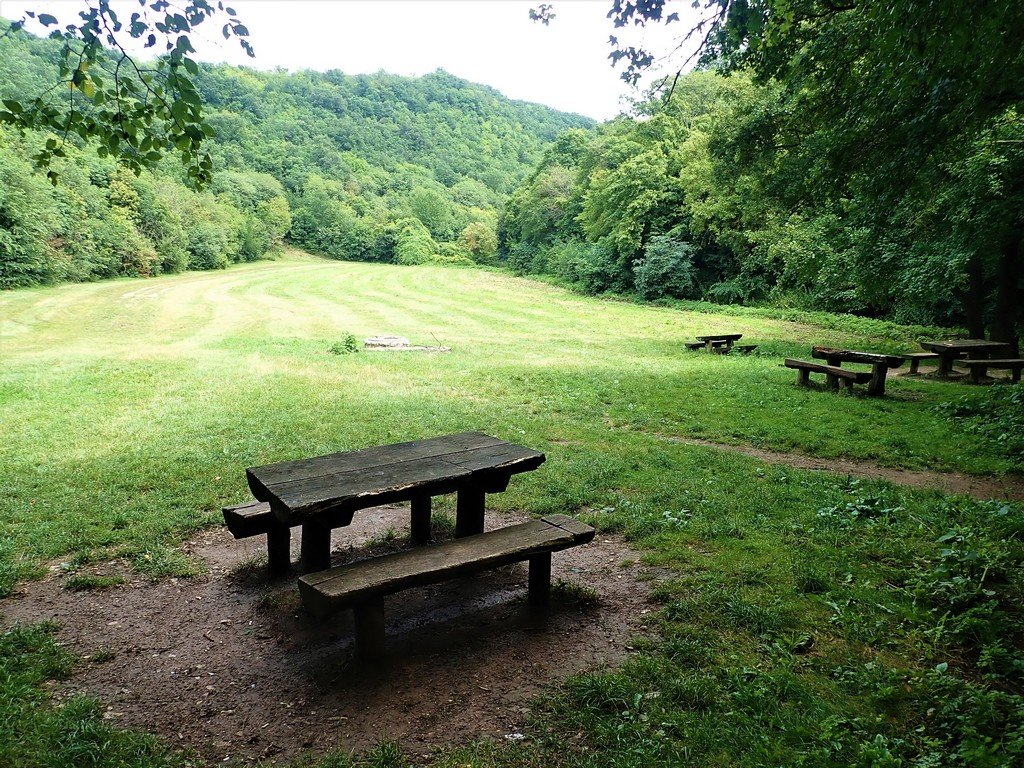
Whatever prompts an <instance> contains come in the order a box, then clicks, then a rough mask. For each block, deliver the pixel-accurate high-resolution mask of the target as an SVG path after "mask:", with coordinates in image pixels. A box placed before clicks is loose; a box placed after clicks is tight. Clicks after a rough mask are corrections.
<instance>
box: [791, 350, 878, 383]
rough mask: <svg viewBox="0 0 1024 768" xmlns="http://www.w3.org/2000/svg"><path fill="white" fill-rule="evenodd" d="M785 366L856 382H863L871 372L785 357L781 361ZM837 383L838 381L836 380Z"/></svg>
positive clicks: (869, 377) (865, 381) (868, 378)
mask: <svg viewBox="0 0 1024 768" xmlns="http://www.w3.org/2000/svg"><path fill="white" fill-rule="evenodd" d="M783 365H785V366H786V367H787V368H794V369H797V370H801V369H802V370H805V371H812V372H814V373H824V374H825V375H826V376H834V377H835V378H836V379H844V380H849V381H852V382H856V383H857V384H865V383H867V382H868V381H870V380H871V373H870V372H869V371H854V370H851V369H850V368H839V367H836V366H834V365H822V364H820V363H812V362H809V361H807V360H794V359H792V358H789V357H787V358H786V360H785V362H784V363H783ZM837 385H838V382H837Z"/></svg>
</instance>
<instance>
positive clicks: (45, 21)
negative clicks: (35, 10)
mask: <svg viewBox="0 0 1024 768" xmlns="http://www.w3.org/2000/svg"><path fill="white" fill-rule="evenodd" d="M37 21H38V22H39V23H40V24H42V25H43V26H44V27H52V26H53V25H54V24H56V23H57V17H56V16H51V15H50V14H48V13H40V14H39V16H38V17H37Z"/></svg>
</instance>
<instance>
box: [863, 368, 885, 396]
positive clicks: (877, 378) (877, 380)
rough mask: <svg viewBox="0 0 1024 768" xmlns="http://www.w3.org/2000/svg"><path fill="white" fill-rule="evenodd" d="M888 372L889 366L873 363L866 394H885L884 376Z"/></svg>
mask: <svg viewBox="0 0 1024 768" xmlns="http://www.w3.org/2000/svg"><path fill="white" fill-rule="evenodd" d="M888 373H889V366H887V365H874V366H872V368H871V381H869V382H868V394H869V395H874V396H875V397H881V396H882V395H884V394H885V377H886V374H888Z"/></svg>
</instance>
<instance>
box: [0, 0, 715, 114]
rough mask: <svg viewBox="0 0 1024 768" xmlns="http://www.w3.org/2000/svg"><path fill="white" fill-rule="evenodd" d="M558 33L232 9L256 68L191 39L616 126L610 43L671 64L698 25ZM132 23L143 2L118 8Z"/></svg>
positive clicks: (213, 54)
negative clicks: (483, 92) (497, 94)
mask: <svg viewBox="0 0 1024 768" xmlns="http://www.w3.org/2000/svg"><path fill="white" fill-rule="evenodd" d="M547 2H549V3H551V4H552V5H553V6H554V10H555V14H556V18H555V19H554V21H552V22H551V24H550V26H547V27H545V26H543V25H542V24H539V23H537V22H532V21H530V19H529V16H528V11H529V9H530V8H531V7H536V6H537V5H539V0H526V1H524V0H376V1H375V2H370V1H369V0H316V1H312V0H232V2H231V3H230V5H231V7H233V8H234V9H235V10H236V11H237V13H238V16H239V17H240V18H241V19H242V21H243V22H244V23H245V24H246V26H247V27H248V28H249V32H250V41H251V42H252V44H253V47H254V48H255V49H256V59H255V60H253V59H249V58H248V57H247V56H245V55H244V54H243V53H242V52H241V51H240V49H239V48H238V45H237V43H236V42H234V41H232V42H228V41H225V40H224V39H223V38H222V37H221V35H220V26H221V25H220V23H218V22H217V21H216V20H214V21H211V22H209V23H208V24H206V25H204V26H201V27H199V29H198V30H197V32H196V34H194V35H193V36H192V40H193V44H194V45H195V46H196V49H197V51H198V58H199V59H201V60H203V61H210V62H221V61H227V62H230V63H233V64H243V65H246V66H252V67H256V68H258V69H274V68H275V67H284V68H285V69H288V70H292V71H294V70H300V69H313V70H318V71H321V72H322V71H326V70H328V69H340V70H341V71H343V72H345V73H347V74H358V73H372V72H377V71H380V70H384V71H386V72H391V73H393V74H398V75H422V74H425V73H427V72H432V71H434V70H435V69H438V68H440V69H444V70H446V71H447V72H450V73H452V74H453V75H457V76H459V77H462V78H465V79H466V80H471V81H473V82H477V83H484V84H486V85H490V86H492V87H494V88H497V89H498V90H499V91H501V92H502V93H504V94H505V95H506V96H509V97H510V98H513V99H523V100H525V101H533V102H537V103H540V104H546V105H548V106H551V107H554V108H556V109H561V110H565V111H567V112H579V113H581V114H584V115H588V116H589V117H593V118H597V119H599V120H603V119H607V118H611V117H614V116H615V115H616V114H618V112H619V111H620V109H621V108H622V107H623V106H624V105H626V104H628V102H626V101H623V100H622V99H623V97H626V98H627V99H628V98H629V97H630V96H633V95H635V93H634V92H633V91H632V90H631V89H630V88H629V87H628V86H627V85H626V84H625V83H623V82H622V80H620V79H619V69H612V67H611V65H610V62H609V61H608V53H609V51H610V50H611V49H610V47H609V45H608V36H609V35H612V34H615V35H618V36H619V38H620V40H626V39H628V40H629V41H630V42H634V44H635V42H642V43H646V44H647V46H648V47H650V48H651V49H652V50H655V51H657V52H659V53H663V54H667V53H669V52H671V51H672V50H673V49H674V47H675V42H674V41H676V40H677V39H678V38H680V37H682V36H683V35H684V34H685V32H686V31H687V30H688V29H689V28H690V26H691V25H692V23H691V20H692V18H693V17H692V14H693V13H695V11H693V10H692V9H691V8H690V3H689V2H688V1H687V0H677V1H676V2H675V3H672V4H671V6H672V7H670V10H674V11H677V12H678V13H679V14H680V16H681V18H682V21H680V22H679V23H674V24H671V25H668V26H665V25H656V26H655V27H654V28H651V29H649V30H647V31H646V32H640V33H629V32H625V31H623V30H616V29H615V28H614V27H613V26H612V22H611V21H610V20H609V19H608V18H606V14H607V12H608V9H609V8H610V7H611V0H547ZM83 5H84V3H83V2H82V1H81V0H58V1H57V2H54V0H37V1H36V2H21V1H17V2H15V1H14V0H0V16H4V17H6V18H8V19H15V18H20V17H21V16H22V14H23V13H24V12H25V11H26V10H34V11H45V12H48V13H51V14H53V15H54V16H56V17H57V18H58V19H60V20H61V22H64V21H65V19H66V20H68V21H73V20H74V18H75V14H76V13H77V12H78V10H80V9H81V7H83ZM113 5H114V7H115V8H116V9H118V12H119V13H122V12H123V17H122V18H123V20H124V21H127V19H128V17H129V16H130V14H131V13H132V11H133V10H135V9H137V8H138V4H137V3H135V2H115V3H113ZM685 58H686V56H685V53H684V54H677V55H676V56H674V57H670V58H668V59H667V60H666V61H664V62H663V63H662V65H661V69H660V71H661V73H662V74H664V73H666V72H669V71H673V72H674V71H675V69H677V68H678V67H679V66H680V65H681V64H682V63H683V61H684V60H685Z"/></svg>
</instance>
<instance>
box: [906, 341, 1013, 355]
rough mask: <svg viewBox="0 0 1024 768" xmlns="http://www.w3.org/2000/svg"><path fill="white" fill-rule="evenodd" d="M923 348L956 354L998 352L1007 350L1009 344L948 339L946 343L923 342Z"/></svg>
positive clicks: (940, 352)
mask: <svg viewBox="0 0 1024 768" xmlns="http://www.w3.org/2000/svg"><path fill="white" fill-rule="evenodd" d="M921 346H922V347H923V348H924V349H927V350H929V351H930V352H938V353H939V354H948V353H955V352H983V353H988V352H996V351H998V350H1001V349H1005V348H1006V347H1007V344H1005V343H1004V342H1002V341H989V340H988V339H946V340H944V341H922V342H921Z"/></svg>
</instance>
